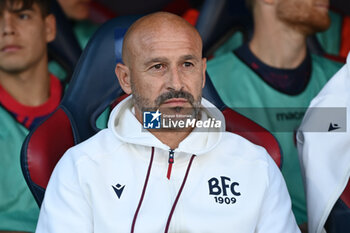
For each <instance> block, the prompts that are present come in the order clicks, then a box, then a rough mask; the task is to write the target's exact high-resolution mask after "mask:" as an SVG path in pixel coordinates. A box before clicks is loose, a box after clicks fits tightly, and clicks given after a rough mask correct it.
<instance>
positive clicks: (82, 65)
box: [21, 17, 281, 206]
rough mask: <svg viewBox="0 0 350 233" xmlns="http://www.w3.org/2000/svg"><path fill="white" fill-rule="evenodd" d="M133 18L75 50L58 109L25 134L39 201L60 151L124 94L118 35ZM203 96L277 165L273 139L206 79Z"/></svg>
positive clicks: (28, 169)
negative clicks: (117, 71) (227, 104)
mask: <svg viewBox="0 0 350 233" xmlns="http://www.w3.org/2000/svg"><path fill="white" fill-rule="evenodd" d="M136 18H137V17H119V18H115V19H112V20H110V21H108V22H107V23H105V24H104V25H103V26H101V27H100V29H99V30H98V31H97V32H96V33H95V35H94V36H93V37H92V39H91V40H90V42H89V43H88V45H87V47H86V49H85V50H84V52H83V54H82V55H81V57H80V59H79V62H78V64H77V67H76V68H75V71H74V73H73V77H72V80H71V82H70V85H69V88H68V90H67V92H66V94H65V96H64V98H63V100H62V102H61V104H60V105H59V107H58V109H57V110H56V111H55V112H54V113H53V114H52V115H51V116H49V118H47V119H46V120H45V121H44V122H42V124H41V125H39V126H38V127H37V128H36V129H34V130H33V131H32V132H31V133H30V134H29V135H28V137H27V138H26V140H25V142H24V144H23V147H22V152H21V166H22V171H23V174H24V177H25V179H26V181H27V184H28V186H29V188H30V190H31V191H32V193H33V195H34V197H35V200H36V201H37V203H38V205H39V206H40V205H41V202H42V200H43V197H44V193H45V188H46V186H47V183H48V180H49V177H50V175H51V172H52V170H53V169H54V167H55V164H56V163H57V162H58V160H59V159H60V158H61V156H62V155H63V153H64V152H65V151H66V150H67V149H68V148H69V147H71V146H73V145H75V144H77V143H80V142H82V141H84V140H86V139H87V138H89V137H91V136H93V135H94V134H95V133H97V132H98V131H99V129H98V128H97V127H96V124H95V122H96V119H97V118H98V116H99V115H100V114H101V113H102V112H103V111H104V110H105V109H106V108H108V107H109V106H110V105H111V104H113V102H114V101H115V100H116V99H117V98H118V97H120V96H122V95H123V94H124V93H123V91H122V89H121V87H120V86H119V83H118V80H117V78H116V76H115V74H114V69H115V65H116V63H117V62H121V48H122V41H123V35H124V33H125V31H126V29H127V28H128V27H129V26H130V24H131V23H132V22H134V20H136ZM203 96H204V97H206V98H207V99H209V100H210V101H212V102H213V103H214V104H215V105H216V106H217V107H218V108H219V109H221V110H222V111H223V113H224V115H225V118H226V120H227V129H228V130H230V131H233V132H237V133H238V134H240V135H242V136H244V137H246V138H247V139H248V140H251V141H252V142H254V143H256V144H259V145H262V146H264V147H265V148H266V150H267V151H268V152H269V153H270V155H271V156H272V157H273V159H274V160H275V161H276V163H277V164H278V165H279V166H280V165H281V153H280V148H279V145H278V143H277V141H276V140H275V138H274V137H273V136H272V135H271V134H270V133H269V132H268V131H266V130H265V129H263V128H262V127H260V126H259V125H257V124H256V123H254V122H252V121H251V120H249V119H248V118H246V117H244V116H242V115H240V114H238V113H236V112H235V111H233V110H230V109H228V108H226V107H225V106H224V104H223V103H222V101H221V100H220V98H219V96H218V95H217V93H216V91H215V89H214V87H213V85H212V84H211V82H210V79H209V78H208V80H207V82H206V86H205V88H204V92H203Z"/></svg>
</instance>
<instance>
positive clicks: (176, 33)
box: [132, 26, 202, 56]
mask: <svg viewBox="0 0 350 233" xmlns="http://www.w3.org/2000/svg"><path fill="white" fill-rule="evenodd" d="M132 45H133V47H134V50H135V51H134V52H137V53H145V52H146V51H148V52H157V50H159V49H162V48H164V49H172V48H173V49H182V50H188V51H191V52H192V53H194V55H197V56H202V41H201V38H200V36H199V34H198V33H197V32H196V31H195V30H192V29H191V28H184V27H176V26H173V27H171V26H170V27H166V26H164V27H161V26H160V27H155V28H154V27H153V28H145V29H144V30H140V31H139V33H138V34H136V35H135V37H134V39H133V43H132Z"/></svg>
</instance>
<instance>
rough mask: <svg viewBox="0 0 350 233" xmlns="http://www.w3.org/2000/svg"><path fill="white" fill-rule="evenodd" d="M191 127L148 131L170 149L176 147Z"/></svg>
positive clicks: (189, 131)
mask: <svg viewBox="0 0 350 233" xmlns="http://www.w3.org/2000/svg"><path fill="white" fill-rule="evenodd" d="M191 131H192V129H188V130H184V129H180V130H168V131H161V132H159V131H152V130H151V131H150V132H151V133H152V134H153V135H154V136H155V137H156V138H158V139H159V141H161V142H162V143H164V144H165V145H168V146H169V147H170V148H171V149H176V148H178V147H179V144H180V143H181V142H182V141H183V140H184V139H185V138H186V137H187V136H188V135H189V134H190V133H191Z"/></svg>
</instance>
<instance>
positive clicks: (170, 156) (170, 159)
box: [166, 149, 174, 180]
mask: <svg viewBox="0 0 350 233" xmlns="http://www.w3.org/2000/svg"><path fill="white" fill-rule="evenodd" d="M173 163H174V150H173V149H169V159H168V172H167V176H166V177H167V178H168V180H170V176H171V169H172V168H173Z"/></svg>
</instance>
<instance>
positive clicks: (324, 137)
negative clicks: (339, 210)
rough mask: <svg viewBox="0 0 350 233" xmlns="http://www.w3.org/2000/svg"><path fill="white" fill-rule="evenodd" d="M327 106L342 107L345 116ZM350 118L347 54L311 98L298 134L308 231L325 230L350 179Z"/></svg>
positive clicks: (349, 65)
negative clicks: (326, 223) (335, 71)
mask: <svg viewBox="0 0 350 233" xmlns="http://www.w3.org/2000/svg"><path fill="white" fill-rule="evenodd" d="M322 108H324V109H322ZM326 108H343V109H342V110H344V113H346V117H345V115H344V114H337V113H335V114H334V109H326ZM345 108H346V109H345ZM349 120H350V56H348V58H347V64H346V65H344V66H343V67H342V68H341V69H340V71H338V72H337V73H336V74H335V75H334V77H333V78H332V79H331V80H330V81H329V82H328V83H327V84H326V85H325V86H324V88H323V89H322V90H321V92H320V93H319V94H318V95H317V96H316V97H315V98H314V99H313V100H312V102H311V104H310V108H309V110H308V111H307V113H306V114H305V117H304V120H303V123H302V125H301V127H300V131H299V132H298V135H297V140H298V150H299V158H300V163H301V169H302V171H303V175H304V184H305V191H306V202H307V211H308V227H309V233H320V232H325V230H324V224H325V222H326V220H327V218H328V215H329V214H330V212H331V210H332V208H333V206H334V204H335V203H336V201H337V200H338V198H339V197H340V195H341V193H342V192H343V190H344V188H345V187H346V184H347V182H348V180H349V175H350V124H349V122H350V121H349ZM346 122H348V123H347V124H346ZM330 127H333V128H330ZM312 131H314V132H312ZM315 131H318V132H315ZM328 131H329V132H328Z"/></svg>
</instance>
